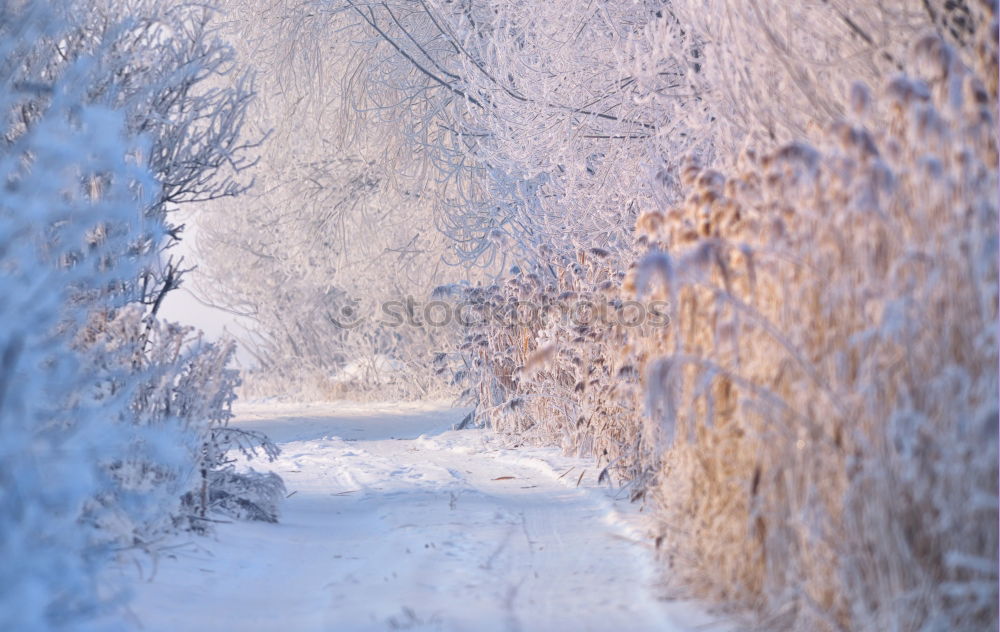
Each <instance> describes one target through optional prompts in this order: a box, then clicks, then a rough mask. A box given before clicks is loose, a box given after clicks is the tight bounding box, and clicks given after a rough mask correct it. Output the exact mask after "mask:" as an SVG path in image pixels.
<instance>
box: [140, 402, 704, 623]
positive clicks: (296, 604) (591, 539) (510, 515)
mask: <svg viewBox="0 0 1000 632" xmlns="http://www.w3.org/2000/svg"><path fill="white" fill-rule="evenodd" d="M466 413H467V411H466V410H463V409H453V408H449V407H448V406H447V405H446V404H443V403H417V404H368V405H358V404H296V405H289V404H277V403H263V404H256V405H252V406H243V407H242V408H240V409H239V410H238V411H237V419H236V420H235V422H234V423H235V425H237V426H239V427H241V428H246V429H251V430H259V431H262V432H266V433H267V434H268V435H270V437H271V438H272V439H273V440H274V441H275V442H276V443H278V444H279V445H280V446H281V447H282V450H283V454H282V455H281V456H280V457H279V459H278V460H277V461H276V462H275V463H273V464H271V466H272V467H273V468H274V469H275V471H277V472H278V473H279V474H281V476H283V477H284V478H285V482H286V484H287V487H288V492H289V495H290V496H289V498H287V499H286V501H285V503H284V506H283V508H282V512H283V513H282V517H281V521H280V523H279V524H276V525H275V524H264V523H232V524H219V525H218V526H217V529H216V533H215V534H214V535H213V536H210V537H195V538H193V539H192V538H191V537H189V538H188V539H186V540H185V541H184V544H185V546H182V547H180V548H177V549H173V550H171V551H170V553H169V554H165V555H162V556H161V557H160V559H159V561H158V563H157V564H156V568H155V569H152V572H150V571H151V569H148V568H147V569H146V572H145V574H144V577H143V579H142V580H141V581H140V580H136V579H135V571H134V570H129V569H127V568H126V567H123V568H122V569H121V572H122V573H124V574H126V577H129V576H131V578H132V581H133V582H134V583H135V586H134V600H133V603H132V606H131V618H132V621H131V627H134V628H135V629H142V630H148V631H163V632H168V631H169V632H173V631H175V630H186V631H191V632H196V631H198V630H241V631H253V630H260V631H265V630H268V631H270V630H291V631H295V632H308V631H312V630H337V631H343V630H351V631H353V630H357V631H365V630H397V629H400V630H402V629H406V630H446V631H447V630H487V631H488V630H504V631H529V630H545V631H551V630H573V631H584V630H630V631H642V630H662V631H671V630H691V629H699V630H706V629H711V630H718V629H720V628H719V627H718V626H717V625H713V621H712V619H711V618H709V617H708V616H707V615H705V614H704V613H703V612H701V611H700V610H699V609H698V608H697V607H695V606H693V605H691V604H688V603H682V602H677V601H666V600H664V599H662V598H660V597H659V595H660V594H661V593H662V588H661V587H659V586H658V584H657V583H656V580H655V578H656V575H655V573H654V560H653V556H652V551H650V550H649V544H648V538H647V537H644V536H643V526H642V525H643V522H642V519H643V516H642V515H641V514H639V513H638V512H637V510H636V507H635V506H634V505H629V504H628V503H627V502H626V501H620V500H615V499H614V498H613V497H612V492H613V491H614V490H604V489H601V488H599V487H597V486H596V478H597V471H596V470H595V469H594V467H593V463H592V462H590V461H586V460H582V459H572V458H567V457H563V456H560V455H559V454H558V453H557V452H556V451H554V450H544V449H519V450H517V451H513V450H505V449H502V448H500V447H498V445H497V443H496V441H495V440H494V439H493V438H492V437H491V436H490V434H489V433H488V432H487V431H483V430H461V431H452V430H450V428H451V427H452V426H453V425H454V424H455V423H457V422H458V421H459V420H461V419H462V417H463V416H464V415H465V414H466ZM253 465H255V466H256V467H257V468H258V469H260V464H258V463H254V464H253ZM570 468H573V469H572V470H571V471H569V472H568V474H566V473H567V470H569V469H570ZM581 472H582V473H583V478H582V480H581V481H580V484H579V486H578V487H577V479H578V477H579V476H580V473H581ZM560 474H566V475H564V476H562V477H561V478H560Z"/></svg>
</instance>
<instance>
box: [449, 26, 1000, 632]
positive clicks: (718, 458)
mask: <svg viewBox="0 0 1000 632" xmlns="http://www.w3.org/2000/svg"><path fill="white" fill-rule="evenodd" d="M915 55H917V56H918V58H920V59H921V60H922V61H923V67H924V68H925V69H926V70H927V71H928V72H927V76H928V78H927V81H926V82H922V81H917V80H911V79H907V78H903V77H900V78H896V79H894V80H892V81H891V82H889V83H888V85H886V86H883V87H882V88H881V89H880V90H879V91H878V92H877V93H876V94H871V93H870V92H869V90H868V88H866V87H864V86H860V85H859V86H856V87H855V89H854V91H853V92H852V94H851V95H850V98H849V103H848V104H847V105H848V106H849V107H850V108H852V109H851V111H852V114H851V115H850V118H848V119H847V120H844V121H841V122H839V123H836V124H834V125H833V126H831V127H830V128H829V129H827V130H825V131H824V132H823V133H821V134H819V135H818V140H817V142H816V143H815V144H814V145H807V144H804V143H795V144H789V145H786V146H783V147H779V148H777V149H775V150H773V151H769V152H767V153H763V154H756V153H755V152H753V151H747V152H745V153H744V155H743V156H742V157H741V159H740V161H739V163H738V168H737V170H736V172H735V173H733V174H730V175H727V174H722V173H719V172H715V171H712V170H706V169H702V168H700V167H699V166H698V165H697V164H694V163H690V164H689V165H688V167H687V168H686V169H685V172H684V173H683V174H682V179H683V181H684V186H685V188H686V190H687V192H688V197H687V198H686V200H685V201H684V203H683V204H681V205H679V206H678V207H676V208H673V209H670V210H668V211H666V212H652V213H647V214H646V215H644V216H642V217H640V219H639V222H638V225H637V235H638V239H639V241H638V243H639V248H640V250H642V251H645V254H641V255H639V256H638V260H637V261H636V263H635V264H634V265H633V266H632V268H631V269H630V270H628V271H627V272H628V274H627V275H626V274H624V272H626V271H624V270H616V269H615V267H614V265H613V264H609V263H605V262H604V261H603V260H595V259H594V258H593V257H590V256H589V255H588V253H586V252H582V253H580V257H579V259H578V260H577V261H572V262H570V261H561V262H560V261H557V262H555V265H556V269H557V270H558V271H559V273H558V279H557V280H552V281H542V280H540V279H539V278H538V277H534V276H532V275H521V276H520V277H518V278H516V279H514V280H512V281H510V282H509V283H508V284H507V285H506V286H502V287H494V288H489V289H486V290H476V291H475V292H478V293H479V298H480V299H481V301H482V303H483V304H484V305H486V304H489V305H492V306H493V307H494V308H495V307H496V306H498V305H499V306H503V305H508V304H512V303H515V302H517V301H518V300H525V299H526V298H527V299H531V300H541V299H545V300H549V301H550V302H552V303H553V304H555V305H567V304H570V303H572V302H573V301H574V300H577V299H578V295H572V294H566V293H567V292H571V293H573V292H575V293H579V292H581V291H589V292H592V294H591V296H602V295H603V296H605V298H604V299H602V301H601V302H602V304H604V305H606V306H608V309H611V310H615V309H618V308H619V307H620V300H621V299H623V298H628V297H631V296H635V295H639V296H641V297H644V298H646V299H650V298H662V299H666V300H668V301H669V302H670V304H671V306H672V311H671V317H672V323H671V326H670V327H668V328H666V329H663V328H656V327H641V328H640V327H631V328H628V327H621V326H617V325H596V326H592V327H584V328H581V327H577V326H573V325H572V324H567V323H566V321H565V319H560V318H552V317H550V318H543V319H541V320H540V321H538V322H534V323H526V324H521V325H514V324H508V325H506V326H504V325H497V324H495V323H494V324H492V325H490V326H487V327H484V328H483V329H481V330H479V331H476V332H474V333H473V334H472V335H471V336H470V338H469V340H467V342H466V346H465V350H464V351H465V353H464V358H465V361H466V363H467V366H466V367H465V369H464V371H465V373H464V377H465V378H466V379H467V380H468V381H469V382H470V383H471V385H472V389H473V390H474V391H477V392H478V396H479V400H480V402H481V409H480V410H481V412H482V413H483V414H484V416H485V417H486V418H487V419H488V420H489V421H490V422H491V423H492V424H493V426H494V427H495V428H496V429H497V430H498V431H500V432H502V433H506V434H508V435H509V436H512V437H513V438H514V440H515V441H524V440H538V441H546V442H550V443H551V442H557V443H561V444H562V445H563V446H564V447H566V448H568V449H574V450H577V451H580V452H586V453H590V454H593V455H594V456H596V457H597V458H598V459H599V460H600V461H601V465H603V466H609V469H608V473H614V474H615V475H617V477H619V478H621V479H622V480H624V481H628V482H630V484H631V485H633V489H634V496H635V497H639V496H643V495H645V496H646V497H647V498H651V499H652V500H653V501H654V502H655V506H656V508H657V510H658V515H659V516H660V517H661V524H662V542H663V550H664V560H665V562H667V563H668V564H669V565H670V567H671V568H672V572H673V573H674V574H676V575H681V576H683V577H684V578H685V579H686V580H687V581H688V582H689V583H691V584H692V585H694V586H696V587H697V588H699V589H700V591H701V593H702V594H705V595H709V596H712V597H714V598H717V599H719V600H722V601H725V602H729V603H737V604H740V605H741V606H743V607H746V608H750V609H752V610H753V611H755V612H756V613H757V614H758V615H759V616H760V618H761V620H762V621H763V622H764V623H763V625H764V627H766V628H768V629H795V630H899V631H904V630H906V631H908V630H929V629H949V630H969V629H988V628H995V627H996V625H997V617H998V613H997V552H998V549H997V520H998V512H997V509H998V503H997V493H998V490H997V476H998V471H997V418H998V379H997V369H998V353H997V283H998V278H997V221H998V217H997V186H998V179H997V139H996V132H997V128H996V124H995V121H994V118H993V115H994V109H995V106H996V95H995V91H992V90H991V88H992V86H991V88H984V87H983V86H982V85H981V84H980V82H979V81H977V80H976V78H975V77H974V76H973V75H972V74H969V73H968V72H966V71H965V70H964V68H963V67H962V66H961V64H959V63H957V62H956V61H955V58H954V57H953V56H952V54H951V52H950V51H949V50H948V49H947V47H946V46H945V45H943V44H942V43H941V42H940V41H939V40H936V39H933V38H929V39H925V40H922V41H920V42H919V43H918V44H917V46H916V48H915ZM873 122H874V123H873ZM609 281H610V282H611V284H612V285H613V286H614V290H617V288H619V287H621V292H620V293H617V292H616V291H614V290H613V291H612V292H611V293H610V294H608V288H609V283H608V282H609ZM602 293H603V294H602ZM541 345H552V346H551V347H550V348H547V349H546V351H545V352H544V354H541V355H544V358H540V355H539V354H538V353H537V351H536V349H537V348H538V347H540V346H541ZM533 354H534V355H533ZM526 365H530V366H526ZM637 376H642V378H643V379H642V383H641V384H640V383H639V380H638V379H637Z"/></svg>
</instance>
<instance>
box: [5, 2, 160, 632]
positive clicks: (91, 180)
mask: <svg viewBox="0 0 1000 632" xmlns="http://www.w3.org/2000/svg"><path fill="white" fill-rule="evenodd" d="M61 26H62V25H61V24H60V22H59V21H58V20H56V19H54V17H53V11H52V10H51V6H50V5H49V4H48V3H28V4H26V5H25V4H23V3H17V2H13V3H11V2H3V3H0V113H2V116H3V118H2V119H0V131H2V140H0V181H2V182H3V186H2V187H0V285H2V287H3V291H2V293H0V322H3V327H2V330H0V349H2V351H0V358H2V360H0V436H2V438H3V440H2V441H0V481H2V484H0V549H2V554H3V559H4V563H3V565H2V569H0V585H2V586H3V590H2V591H0V628H3V629H5V630H24V631H32V630H48V629H53V628H60V627H65V628H70V629H81V627H82V623H81V621H82V620H83V619H85V618H87V617H88V616H91V615H93V614H94V613H95V611H96V610H97V609H98V608H99V607H100V604H101V601H100V599H99V597H98V592H97V586H96V585H95V573H96V571H97V570H98V569H99V568H100V567H101V565H102V564H103V562H104V560H105V559H106V556H105V554H104V552H103V551H102V550H101V549H100V548H99V547H96V546H95V542H94V539H93V537H92V536H93V533H92V532H91V531H89V530H86V529H84V528H82V527H81V526H80V525H79V522H78V521H79V518H80V515H81V511H82V509H83V507H84V504H85V503H86V502H87V501H88V500H89V499H91V498H93V497H94V496H95V495H96V494H99V493H100V492H101V491H102V490H103V489H104V488H105V486H106V485H107V480H106V473H105V472H104V471H102V470H101V468H100V467H99V464H100V463H101V462H103V461H105V460H106V459H109V458H113V457H114V455H115V454H117V453H118V451H119V450H120V449H121V448H122V446H123V444H124V442H125V441H126V437H124V436H123V434H122V433H121V432H120V431H119V430H118V429H116V428H114V427H109V425H108V423H107V420H108V419H109V418H114V417H117V416H118V415H119V414H121V412H122V411H123V410H125V409H126V408H127V406H128V395H127V393H109V394H107V396H106V397H102V398H100V399H95V398H92V397H89V396H88V392H89V385H90V380H91V367H88V366H87V365H86V364H85V363H84V362H83V358H81V357H80V356H79V355H78V354H76V353H74V352H73V351H72V350H71V344H72V337H71V336H72V332H73V331H74V329H75V328H76V327H78V326H81V325H82V321H83V320H84V318H85V316H86V313H85V311H84V310H81V309H76V308H75V307H74V301H78V300H79V297H80V296H85V295H88V294H94V293H97V294H99V293H104V292H106V291H107V289H108V288H109V287H115V286H116V285H118V284H121V283H126V282H129V281H130V280H131V279H133V278H134V276H135V275H136V274H137V273H138V271H139V267H138V266H139V264H140V263H141V261H140V260H138V259H135V258H127V257H126V258H123V257H121V254H122V253H123V252H125V251H126V250H127V249H128V247H129V244H130V241H131V239H132V238H133V236H134V233H133V232H132V230H127V229H122V227H129V228H130V229H133V230H136V231H141V230H144V229H147V228H148V227H145V226H142V225H136V220H137V215H136V209H137V207H140V206H141V204H143V203H145V202H146V201H148V199H149V197H150V196H151V195H152V194H154V193H155V191H156V190H157V187H156V183H155V181H154V180H153V179H152V177H151V176H150V174H149V173H148V172H147V171H145V170H144V169H142V168H141V166H139V165H136V164H135V160H134V156H136V155H141V154H142V153H143V152H144V151H146V150H147V149H148V145H144V144H143V143H142V142H139V141H135V140H131V141H130V140H129V139H128V137H127V135H126V126H125V119H124V117H123V116H122V115H121V113H118V112H115V111H114V110H112V109H110V108H108V107H106V106H102V105H96V104H95V105H88V104H87V102H88V101H87V96H88V95H87V93H86V82H85V81H82V79H83V78H84V77H85V76H86V74H87V72H88V70H89V67H90V64H92V63H93V60H91V59H88V58H86V57H81V58H78V59H76V60H75V61H74V62H73V63H71V64H69V65H68V66H66V67H65V68H64V69H63V72H62V73H61V75H60V77H59V78H58V79H56V80H54V81H50V82H47V83H45V84H42V85H38V84H32V83H24V82H22V81H21V79H22V77H21V76H20V75H19V73H18V70H19V67H20V62H21V61H22V59H23V58H24V55H25V54H27V53H28V52H30V51H31V47H32V46H33V45H34V43H35V42H36V41H37V38H39V37H55V36H57V34H58V33H59V28H60V27H61ZM40 94H42V95H43V98H39V95H40ZM25 108H27V111H26V112H25ZM22 112H25V114H30V116H31V119H32V120H31V124H30V125H27V126H25V125H24V124H23V119H22V118H21V116H22V114H21V113H22Z"/></svg>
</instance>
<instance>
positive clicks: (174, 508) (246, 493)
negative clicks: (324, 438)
mask: <svg viewBox="0 0 1000 632" xmlns="http://www.w3.org/2000/svg"><path fill="white" fill-rule="evenodd" d="M76 347H77V349H78V350H79V351H80V352H81V353H82V354H83V355H84V357H85V358H87V360H88V364H89V365H90V366H91V367H93V369H94V373H95V375H97V376H99V379H98V382H97V384H96V385H95V388H96V390H97V392H98V393H99V396H102V395H104V394H107V393H117V392H122V391H127V392H129V393H130V398H131V401H130V405H129V406H128V407H127V408H126V409H125V410H123V411H122V412H121V414H120V415H119V418H118V420H117V422H118V424H120V425H122V426H123V427H125V429H126V430H125V432H124V434H125V435H126V436H128V437H129V443H128V446H127V448H126V449H124V450H120V451H119V452H118V453H117V454H116V455H115V458H114V459H113V460H111V461H109V462H106V463H104V466H105V467H106V468H107V470H108V472H109V473H110V477H111V479H112V480H113V481H114V483H115V485H114V486H112V487H110V488H108V489H106V490H104V491H103V492H102V494H101V495H100V496H99V497H98V498H96V499H95V502H94V503H93V504H92V505H91V506H90V507H89V508H88V512H87V519H88V520H90V521H92V522H94V523H96V524H98V525H99V526H100V527H101V528H102V532H103V533H104V535H105V536H106V537H108V538H109V539H113V540H115V541H116V544H117V545H119V546H128V547H143V548H149V545H150V542H151V541H152V540H153V539H154V538H158V537H162V536H164V535H166V534H169V533H171V532H172V531H174V530H175V529H176V528H178V527H187V526H192V527H194V528H196V529H203V528H204V527H205V526H206V524H205V519H206V518H208V513H209V512H211V511H216V510H218V511H220V512H221V513H224V514H232V513H233V512H234V511H235V510H234V509H232V507H235V506H236V505H237V504H239V505H242V506H245V507H251V506H259V509H258V511H257V512H256V514H251V513H250V512H247V511H241V512H239V513H241V514H245V515H248V516H254V515H261V516H264V515H266V516H268V518H267V519H268V520H270V521H274V520H276V517H277V506H276V502H275V500H274V499H273V495H274V493H275V492H272V491H266V492H263V493H262V492H261V491H260V490H258V489H257V488H258V487H260V481H262V480H264V481H270V482H271V483H272V484H271V487H273V488H274V489H275V490H278V491H280V490H281V489H283V487H282V482H281V479H280V478H278V477H276V476H275V475H268V477H266V478H264V479H261V478H260V477H259V476H258V475H256V474H255V473H253V472H251V473H249V474H247V475H245V476H244V474H242V473H237V472H236V471H235V470H234V468H233V466H232V463H233V460H234V459H233V455H232V454H231V452H238V453H241V454H242V455H243V456H245V457H247V458H250V459H252V458H254V457H255V456H258V455H262V456H264V457H266V458H267V459H269V460H271V459H273V458H274V456H276V455H277V454H278V448H277V447H276V446H275V445H274V444H272V443H271V442H270V441H269V440H268V439H267V437H266V436H264V435H262V434H260V433H257V432H252V431H247V430H242V429H239V428H233V427H230V426H229V425H228V422H229V419H230V418H231V417H232V403H233V401H234V400H235V399H236V393H235V389H236V387H237V386H238V385H239V374H238V372H237V371H236V370H235V369H231V368H228V365H229V364H230V361H231V359H232V356H233V353H234V351H235V347H234V343H233V342H232V341H223V342H220V343H208V342H204V341H203V340H201V336H200V334H198V333H196V332H195V331H194V330H193V329H192V328H190V327H182V326H179V325H174V324H170V323H164V322H162V321H158V320H155V319H151V318H150V317H149V316H148V315H146V314H145V313H144V310H143V309H142V308H141V307H139V306H138V305H130V306H128V307H125V308H122V309H119V310H117V312H116V313H115V314H113V315H110V314H103V313H101V314H95V315H92V317H91V319H90V322H89V324H88V326H87V327H86V328H85V329H84V330H83V331H82V332H80V334H78V336H77V345H76ZM165 446H169V449H167V448H165ZM244 478H246V479H247V480H243V479H244ZM219 498H225V499H227V502H226V503H224V504H222V503H218V502H215V501H216V500H217V499H219Z"/></svg>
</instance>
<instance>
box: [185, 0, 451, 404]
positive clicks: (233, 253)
mask: <svg viewBox="0 0 1000 632" xmlns="http://www.w3.org/2000/svg"><path fill="white" fill-rule="evenodd" d="M230 10H231V11H232V15H233V16H234V20H233V21H232V22H231V23H230V24H229V28H230V29H231V33H232V34H233V35H232V38H231V39H232V40H233V41H238V42H240V44H239V56H240V60H241V62H242V63H247V64H252V65H253V67H254V68H255V69H257V71H258V76H259V89H260V93H261V95H262V96H261V98H260V99H258V100H257V101H256V102H255V103H254V104H253V106H252V107H251V108H250V114H249V116H250V119H249V120H250V121H251V124H252V125H254V126H255V128H257V129H261V130H268V131H269V136H268V140H267V142H266V143H265V144H264V146H263V147H262V150H261V160H260V162H259V163H258V165H257V167H256V168H255V170H254V177H255V180H256V186H255V188H254V190H253V191H251V192H249V194H248V195H246V196H243V197H241V198H240V199H237V200H228V201H227V200H222V201H219V202H218V203H215V204H212V205H210V207H208V208H207V209H206V210H205V211H204V212H201V213H200V214H199V215H198V217H197V219H196V222H197V224H198V251H199V258H200V260H201V261H202V263H203V266H202V270H201V271H200V272H201V273H203V277H202V278H203V279H204V281H205V282H201V283H199V285H198V290H199V293H200V294H201V295H202V296H204V297H205V298H206V299H207V300H209V301H211V302H212V303H214V304H217V305H220V306H222V307H224V308H225V309H228V310H230V311H232V312H234V313H236V314H238V315H240V316H241V317H242V322H244V323H246V324H247V329H248V331H247V332H245V333H244V334H243V335H242V342H243V344H244V347H245V348H246V349H247V350H249V351H250V352H251V353H252V354H253V355H254V356H255V358H256V361H257V363H258V365H259V369H258V370H257V371H255V373H254V375H253V376H251V377H249V378H248V384H247V388H248V390H253V391H255V392H263V390H271V391H274V390H277V391H287V390H292V391H295V390H305V391H309V393H307V395H308V396H318V395H322V396H326V397H329V396H334V395H336V394H337V393H340V392H342V391H344V390H346V389H351V390H358V389H360V390H371V389H373V388H374V389H376V390H378V391H379V392H380V393H381V394H382V395H390V394H394V393H406V394H416V395H424V394H427V393H428V392H430V391H433V390H435V389H437V388H438V385H437V384H436V380H435V378H434V377H433V375H432V374H431V372H430V371H429V370H428V367H429V359H430V358H431V352H432V351H433V350H434V349H435V348H436V347H438V346H440V345H439V342H437V341H438V340H439V339H440V338H441V337H442V332H440V331H437V330H433V329H430V328H426V327H423V328H422V327H419V326H415V327H407V328H399V327H396V328H392V327H385V326H382V325H380V324H379V323H378V321H379V320H381V319H383V318H384V315H383V314H382V312H381V305H382V304H383V303H384V302H386V301H401V300H405V298H406V297H407V296H413V297H415V299H416V300H418V301H424V300H426V298H427V296H429V294H430V292H431V290H432V288H433V287H434V285H435V284H436V283H439V282H440V280H441V279H449V280H457V279H458V278H460V277H461V276H462V275H463V272H462V270H460V269H456V268H454V267H453V266H449V265H447V263H446V262H444V261H442V255H443V254H444V253H446V252H447V250H448V248H449V246H450V244H449V242H448V240H447V239H446V238H445V237H444V236H443V235H441V234H440V233H439V232H438V231H437V230H436V228H435V218H434V215H433V209H432V205H431V198H430V196H429V195H428V194H427V191H426V189H424V188H422V187H425V186H427V187H431V188H433V186H434V185H433V183H427V182H425V181H426V180H427V179H428V173H429V172H428V171H427V169H426V167H425V166H422V165H421V163H419V162H410V163H407V162H406V161H405V160H402V159H399V160H394V161H393V162H392V164H393V165H402V164H404V163H406V164H408V165H409V166H410V167H412V168H413V169H412V172H411V171H407V170H405V169H403V170H396V169H395V168H393V166H392V165H390V164H388V163H387V162H386V160H385V152H386V148H385V147H384V146H382V144H381V141H380V139H379V138H377V137H376V136H375V133H374V132H375V130H370V131H369V130H360V129H359V130H356V133H355V134H353V135H350V136H344V135H342V132H343V126H342V125H341V122H340V119H341V113H342V109H343V107H345V105H344V102H343V98H342V93H341V83H342V81H344V80H345V76H344V73H345V72H346V71H347V67H346V66H344V65H343V63H342V60H343V58H344V57H345V56H347V55H350V54H351V46H350V42H348V41H346V40H343V39H342V38H339V39H338V38H333V39H331V38H330V37H329V36H327V35H323V36H322V37H312V36H311V35H307V34H304V33H303V32H301V31H298V30H294V29H295V28H296V27H297V26H300V23H299V20H301V19H302V16H303V15H304V14H306V13H308V12H309V11H310V7H309V6H307V5H299V4H298V3H277V4H276V3H270V2H268V3H259V2H245V3H243V2H240V3H236V2H234V3H231V5H230ZM421 170H422V171H423V172H424V173H423V174H421V173H419V172H420V171H421ZM264 374H267V375H268V376H269V378H270V379H269V380H262V376H263V375H264ZM263 381H269V382H270V383H269V384H264V383H262V382H263Z"/></svg>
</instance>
